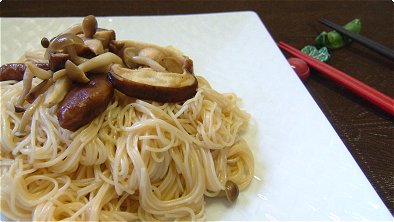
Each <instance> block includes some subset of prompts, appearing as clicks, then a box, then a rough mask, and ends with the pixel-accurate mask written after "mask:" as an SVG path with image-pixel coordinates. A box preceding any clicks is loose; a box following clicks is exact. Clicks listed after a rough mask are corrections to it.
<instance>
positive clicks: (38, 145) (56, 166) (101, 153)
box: [0, 77, 254, 221]
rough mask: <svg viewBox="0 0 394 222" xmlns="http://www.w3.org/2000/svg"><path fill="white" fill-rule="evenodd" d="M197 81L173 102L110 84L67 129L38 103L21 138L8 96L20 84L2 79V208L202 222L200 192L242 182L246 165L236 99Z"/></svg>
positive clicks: (17, 214)
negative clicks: (84, 119)
mask: <svg viewBox="0 0 394 222" xmlns="http://www.w3.org/2000/svg"><path fill="white" fill-rule="evenodd" d="M198 80H199V88H198V92H197V94H196V95H195V97H193V98H191V99H189V100H188V101H186V102H185V103H184V104H182V105H179V104H170V103H169V104H159V103H155V102H154V103H149V102H146V101H141V100H136V99H133V98H129V97H127V96H124V95H123V94H120V93H119V92H116V93H115V96H114V99H113V100H112V101H111V103H110V104H109V105H108V107H107V109H106V110H105V111H104V112H103V113H102V114H101V115H100V116H99V117H97V118H96V119H94V120H93V121H92V122H91V123H89V124H87V125H86V126H83V127H82V128H80V129H78V130H77V131H76V132H69V131H67V130H64V129H62V128H61V127H60V125H59V123H58V121H57V118H56V113H55V112H56V106H55V107H52V108H49V107H45V106H40V107H38V108H37V109H36V110H35V111H34V114H33V117H32V119H31V122H30V123H29V124H28V126H27V127H26V129H29V130H28V133H27V135H25V136H24V137H22V138H19V137H17V136H15V132H16V129H17V128H18V126H19V124H20V122H21V118H22V114H21V113H14V110H13V105H12V102H15V101H17V99H18V97H19V96H20V94H21V92H22V87H23V84H22V82H19V83H16V84H15V82H12V81H7V82H2V83H1V91H2V95H1V101H0V102H1V107H2V109H1V116H2V118H1V129H0V130H1V141H0V146H1V160H0V166H1V167H2V174H1V187H2V189H1V204H2V213H3V214H4V215H5V216H7V217H8V218H10V219H14V220H41V221H58V220H75V221H84V220H85V221H86V220H92V221H98V220H109V221H119V220H124V221H133V220H146V221H151V220H157V221H163V220H205V219H206V216H205V207H204V204H205V201H204V198H205V197H204V196H210V197H211V196H212V197H213V196H217V195H218V194H219V193H220V191H221V190H223V189H224V184H225V183H226V181H227V180H232V181H234V182H235V183H236V184H237V185H238V186H239V188H240V190H243V189H244V188H245V187H246V186H247V185H248V184H249V183H250V182H251V180H252V178H253V170H254V169H253V168H254V163H253V156H252V153H251V151H250V150H249V148H248V145H247V144H246V142H245V141H244V140H243V139H242V134H243V132H244V131H245V130H246V127H247V124H248V121H249V115H248V114H247V113H245V112H244V111H242V110H240V109H239V108H238V106H237V104H236V102H237V97H236V96H235V95H234V94H220V93H218V92H216V91H215V90H213V89H212V88H211V87H210V86H209V85H208V83H207V81H206V80H205V79H203V78H202V77H198ZM37 83H38V82H37V81H36V80H34V81H33V85H36V84H37ZM10 101H11V102H10Z"/></svg>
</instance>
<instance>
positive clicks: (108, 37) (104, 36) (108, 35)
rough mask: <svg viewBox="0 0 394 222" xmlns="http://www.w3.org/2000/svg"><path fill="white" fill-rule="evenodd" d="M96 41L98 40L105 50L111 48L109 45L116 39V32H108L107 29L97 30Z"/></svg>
mask: <svg viewBox="0 0 394 222" xmlns="http://www.w3.org/2000/svg"><path fill="white" fill-rule="evenodd" d="M93 38H94V39H98V40H100V41H101V43H102V44H103V47H104V48H105V49H108V48H109V44H110V42H111V41H112V40H115V39H116V35H115V31H114V30H107V29H100V28H99V29H97V31H96V33H95V34H94V36H93Z"/></svg>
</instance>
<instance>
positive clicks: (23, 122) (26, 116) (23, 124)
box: [16, 94, 44, 136]
mask: <svg viewBox="0 0 394 222" xmlns="http://www.w3.org/2000/svg"><path fill="white" fill-rule="evenodd" d="M43 98H44V97H43V95H42V94H41V95H40V96H38V98H37V99H36V100H35V101H34V102H33V103H32V104H31V105H30V106H29V107H28V108H27V109H26V111H25V113H23V116H22V119H21V122H20V124H19V127H18V130H17V131H16V135H17V136H23V135H24V131H25V128H26V126H27V124H28V122H29V121H30V119H31V117H32V116H33V114H34V112H35V111H36V109H37V107H38V106H39V105H40V104H41V103H42V101H43Z"/></svg>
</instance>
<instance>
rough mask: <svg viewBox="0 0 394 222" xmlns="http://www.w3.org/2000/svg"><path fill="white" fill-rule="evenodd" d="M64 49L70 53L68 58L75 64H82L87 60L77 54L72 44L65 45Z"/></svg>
mask: <svg viewBox="0 0 394 222" xmlns="http://www.w3.org/2000/svg"><path fill="white" fill-rule="evenodd" d="M66 50H67V53H68V54H69V55H70V60H71V61H72V62H73V63H75V64H77V65H79V64H82V63H84V62H86V61H87V60H88V59H85V58H82V57H80V56H78V55H77V51H76V50H75V46H73V45H69V46H66Z"/></svg>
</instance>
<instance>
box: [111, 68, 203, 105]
mask: <svg viewBox="0 0 394 222" xmlns="http://www.w3.org/2000/svg"><path fill="white" fill-rule="evenodd" d="M108 78H109V80H110V81H111V83H112V84H113V85H114V87H115V88H116V89H117V90H119V91H120V92H122V93H124V94H126V95H128V96H130V97H134V98H137V99H146V100H153V101H158V102H180V101H185V100H187V99H190V98H192V97H193V96H194V95H195V94H196V90H197V87H198V82H197V79H196V77H195V76H194V75H191V74H188V73H185V74H178V73H168V72H156V71H154V70H152V69H149V68H142V69H135V70H134V69H128V68H124V67H121V66H120V65H112V66H111V69H110V71H109V74H108Z"/></svg>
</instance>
